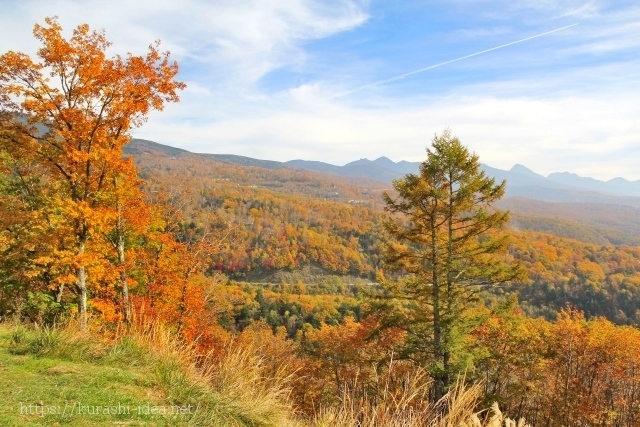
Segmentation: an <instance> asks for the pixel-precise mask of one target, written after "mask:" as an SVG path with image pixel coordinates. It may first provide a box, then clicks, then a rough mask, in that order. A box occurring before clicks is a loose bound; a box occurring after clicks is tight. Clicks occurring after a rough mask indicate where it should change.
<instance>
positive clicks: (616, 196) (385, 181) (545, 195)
mask: <svg viewBox="0 0 640 427" xmlns="http://www.w3.org/2000/svg"><path fill="white" fill-rule="evenodd" d="M125 151H126V152H127V153H128V154H131V155H134V156H136V155H142V154H144V153H148V154H156V155H164V156H170V157H175V158H178V157H181V156H184V155H194V153H191V152H189V151H187V150H183V149H180V148H175V147H169V146H166V145H162V144H158V143H156V142H152V141H147V140H142V139H134V140H133V141H132V142H131V143H130V144H129V145H128V146H127V147H126V149H125ZM196 155H198V156H204V157H206V158H209V159H214V160H216V161H219V162H223V163H227V164H237V165H241V166H252V167H261V168H266V169H293V170H307V171H314V172H319V173H322V174H331V175H337V176H342V177H350V178H356V177H357V178H366V179H368V180H369V181H371V182H378V183H379V185H380V186H381V187H389V186H390V184H391V182H392V181H393V180H394V179H398V178H401V177H402V176H404V175H406V174H409V173H414V174H416V173H418V172H419V166H420V163H419V162H407V161H400V162H394V161H392V160H390V159H389V158H387V157H379V158H377V159H375V160H368V159H360V160H356V161H353V162H350V163H347V164H346V165H344V166H336V165H332V164H329V163H324V162H319V161H309V160H290V161H288V162H277V161H272V160H260V159H254V158H251V157H245V156H237V155H231V154H196ZM482 169H483V170H484V172H485V173H486V174H487V175H488V176H491V177H493V178H495V179H496V180H497V181H502V180H506V181H507V196H519V197H526V198H529V199H534V200H542V201H546V202H565V203H567V202H569V203H604V204H611V205H626V206H634V207H640V181H629V180H626V179H624V178H614V179H611V180H609V181H600V180H597V179H594V178H590V177H582V176H578V175H576V174H573V173H569V172H561V173H552V174H550V175H548V176H546V177H545V176H543V175H540V174H538V173H536V172H534V171H532V170H531V169H529V168H527V167H525V166H523V165H520V164H516V165H515V166H513V167H512V168H511V169H510V170H502V169H497V168H493V167H491V166H488V165H484V164H483V165H482Z"/></svg>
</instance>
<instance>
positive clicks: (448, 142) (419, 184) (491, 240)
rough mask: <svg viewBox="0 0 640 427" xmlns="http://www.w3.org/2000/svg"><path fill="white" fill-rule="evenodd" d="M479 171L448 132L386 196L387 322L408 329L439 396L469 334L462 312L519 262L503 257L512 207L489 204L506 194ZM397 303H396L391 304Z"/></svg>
mask: <svg viewBox="0 0 640 427" xmlns="http://www.w3.org/2000/svg"><path fill="white" fill-rule="evenodd" d="M505 185H506V183H505V182H504V181H503V182H502V183H500V184H496V183H495V180H494V179H492V178H489V177H487V176H486V175H485V173H484V172H483V171H482V170H481V169H480V163H479V159H478V156H477V155H476V154H472V153H470V152H469V150H468V149H467V148H466V147H464V146H463V145H462V144H461V143H460V141H459V140H458V138H456V137H453V136H452V135H451V133H450V131H449V130H445V131H444V132H443V134H442V135H440V136H438V135H436V136H435V137H434V139H433V144H432V147H431V148H428V149H427V159H426V160H425V161H424V162H423V163H422V164H421V166H420V173H419V174H418V175H414V174H409V175H406V176H405V177H404V178H402V179H400V180H397V181H394V185H393V187H394V189H395V193H392V194H393V195H392V194H389V193H385V194H384V201H385V203H386V210H387V211H388V212H390V213H392V214H393V215H392V216H391V218H390V219H389V220H388V221H387V222H386V223H385V228H386V230H387V232H388V233H389V235H390V236H391V237H392V240H390V241H389V242H387V243H386V244H385V263H386V265H387V267H388V270H390V271H394V272H396V273H400V274H399V277H398V280H396V281H390V280H382V286H383V287H384V288H385V291H386V292H385V295H386V296H387V298H386V303H385V304H383V305H384V306H386V308H387V313H386V323H387V324H388V325H390V326H400V327H402V328H404V329H405V330H406V331H407V333H408V339H407V345H406V348H405V356H406V357H408V358H411V359H413V360H415V361H417V362H419V363H421V364H423V365H426V366H427V367H428V368H429V369H430V370H431V372H432V374H433V377H434V389H433V399H434V400H436V401H437V400H438V399H440V398H441V397H442V396H443V395H444V393H446V390H447V388H448V386H449V385H450V383H451V376H452V374H454V373H455V371H456V369H455V366H454V365H455V363H454V362H455V361H454V360H453V356H455V354H454V350H455V348H456V347H457V346H459V345H460V343H461V338H462V337H463V336H464V322H463V320H462V319H463V314H464V312H465V305H468V303H469V302H470V301H472V300H473V299H474V298H475V296H477V294H478V292H480V291H482V290H483V289H486V288H487V287H489V286H492V285H495V284H498V283H502V282H505V281H509V280H511V279H513V278H515V277H516V276H517V275H518V274H519V271H520V269H519V266H518V265H508V264H507V263H506V262H505V256H506V249H507V238H508V236H507V235H505V234H503V233H500V232H499V231H495V230H500V229H501V228H503V226H504V225H505V224H506V222H507V221H508V212H503V211H499V210H496V209H493V208H491V205H492V204H493V203H494V202H495V201H497V200H499V199H500V198H501V197H502V196H503V195H504V192H505ZM391 302H393V303H391Z"/></svg>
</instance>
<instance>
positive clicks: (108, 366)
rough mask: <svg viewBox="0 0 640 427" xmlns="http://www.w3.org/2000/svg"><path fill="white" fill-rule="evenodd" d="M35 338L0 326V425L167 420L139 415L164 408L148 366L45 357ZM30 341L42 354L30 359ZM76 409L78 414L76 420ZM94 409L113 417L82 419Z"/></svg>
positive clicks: (131, 423) (115, 360)
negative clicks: (101, 408)
mask: <svg viewBox="0 0 640 427" xmlns="http://www.w3.org/2000/svg"><path fill="white" fill-rule="evenodd" d="M14 336H15V337H16V341H18V343H16V342H14ZM41 338H42V336H41V335H38V334H36V333H35V332H32V331H26V330H21V329H16V328H10V327H8V326H6V325H0V401H1V402H2V403H1V404H0V425H2V426H25V425H29V426H54V425H61V426H62V425H65V426H103V425H109V426H113V425H128V426H137V425H141V426H142V425H164V424H165V423H166V422H167V421H168V420H169V419H168V418H166V417H163V416H161V415H159V414H148V415H147V414H144V412H146V411H145V408H146V406H147V405H150V406H149V408H151V406H164V405H169V403H168V402H167V401H166V400H165V399H164V398H163V397H164V396H163V392H162V391H161V390H160V387H159V384H158V383H157V381H154V380H155V378H154V373H153V371H152V369H153V368H152V367H151V366H142V365H141V364H138V363H130V362H128V361H126V360H118V357H117V356H116V355H115V353H114V354H112V355H111V356H110V357H109V356H107V358H104V359H103V360H100V361H99V362H90V361H83V360H69V357H68V354H67V355H66V356H67V357H64V356H63V357H60V356H58V355H47V354H46V349H44V348H42V347H41V346H42V344H44V345H46V343H43V342H42V340H41ZM50 338H51V339H52V340H55V339H56V338H55V337H50ZM36 341H40V342H39V344H40V348H41V349H42V350H44V353H45V354H42V355H38V354H33V353H34V352H37V351H38V344H37V343H36ZM22 353H23V354H22ZM118 404H120V405H121V406H120V408H118V407H117V405H118ZM74 405H75V406H74ZM80 405H82V409H83V411H82V412H85V413H84V414H78V411H79V410H80ZM65 406H66V412H65ZM98 406H108V407H110V406H116V408H113V409H115V410H114V411H113V412H115V414H104V412H105V410H102V411H101V412H102V413H101V414H95V415H90V414H87V413H86V412H88V410H89V409H91V411H92V412H93V411H96V410H97V408H93V407H98ZM138 406H140V408H141V410H140V411H138ZM125 409H128V410H129V414H126V413H124V412H125ZM72 411H73V412H76V414H72ZM108 411H109V412H110V411H111V408H109V410H108ZM63 412H64V415H63ZM117 412H120V414H118V413H117ZM149 412H150V411H149ZM172 424H173V423H172Z"/></svg>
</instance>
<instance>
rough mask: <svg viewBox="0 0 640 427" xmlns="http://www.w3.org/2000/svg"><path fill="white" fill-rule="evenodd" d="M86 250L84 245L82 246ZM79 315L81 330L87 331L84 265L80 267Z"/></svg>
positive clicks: (78, 284)
mask: <svg viewBox="0 0 640 427" xmlns="http://www.w3.org/2000/svg"><path fill="white" fill-rule="evenodd" d="M82 248H83V249H84V245H83V246H82ZM77 275H78V283H77V288H78V314H79V315H80V329H81V330H83V331H85V330H86V329H87V275H86V272H85V267H84V265H81V266H80V267H78V270H77Z"/></svg>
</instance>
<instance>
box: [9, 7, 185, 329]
mask: <svg viewBox="0 0 640 427" xmlns="http://www.w3.org/2000/svg"><path fill="white" fill-rule="evenodd" d="M45 22H46V26H41V25H37V24H36V25H35V27H34V36H35V37H36V38H37V39H38V40H39V41H40V42H41V43H42V47H41V48H40V49H39V50H38V51H37V56H38V57H39V58H40V62H36V61H34V60H32V59H31V58H30V57H29V56H28V55H26V54H24V53H19V52H12V51H10V52H7V53H5V54H3V55H2V56H0V129H2V132H1V133H0V135H1V136H2V137H1V138H0V144H2V146H3V148H4V149H6V150H7V151H8V152H9V153H11V154H12V155H13V156H14V157H15V158H24V159H33V160H34V161H37V162H39V163H40V164H41V165H42V166H44V167H45V168H47V170H48V173H49V176H50V177H52V179H54V180H57V181H58V182H59V183H60V187H59V192H58V194H57V195H56V197H52V198H51V200H50V203H54V204H56V211H58V212H60V214H61V215H62V216H63V217H64V218H65V220H66V221H67V223H68V224H69V225H70V227H71V229H72V230H73V231H72V233H73V237H74V239H75V240H74V242H75V243H74V254H75V256H74V260H73V262H74V269H75V276H76V280H75V289H76V292H77V300H78V309H79V312H80V318H81V327H83V328H84V327H85V326H86V318H87V282H88V279H87V268H88V266H89V265H91V264H95V263H97V262H98V261H97V260H96V257H95V252H94V253H92V252H91V248H90V244H91V241H92V238H93V237H94V236H97V235H98V234H99V232H100V231H101V227H105V226H107V225H106V224H105V219H107V218H109V216H110V215H109V212H111V211H113V210H115V209H117V206H115V205H113V204H112V203H111V201H113V200H114V198H113V197H111V196H110V193H111V192H112V191H114V187H115V186H114V185H111V183H113V182H114V180H115V181H117V180H118V179H121V180H122V179H123V176H125V175H129V174H130V171H131V170H132V169H131V168H130V167H128V164H127V162H126V161H125V160H124V159H123V152H122V148H123V146H124V145H125V144H127V143H128V142H129V140H130V135H129V131H130V130H131V129H132V128H135V127H138V126H140V125H142V124H143V123H144V121H145V120H146V116H147V114H148V113H149V112H150V111H151V110H161V109H162V107H163V104H164V103H165V102H177V101H178V95H177V93H176V92H177V91H178V90H180V89H183V88H184V87H185V85H184V83H181V82H178V81H175V80H174V78H175V76H176V74H177V72H178V65H177V64H176V63H175V62H170V61H169V53H168V52H165V53H161V52H160V51H159V50H158V48H159V42H156V43H155V44H153V45H151V46H149V50H148V52H147V54H146V55H145V56H133V55H132V54H128V55H127V56H126V57H125V58H123V57H121V56H120V55H115V56H113V57H111V58H108V57H107V56H106V51H107V49H108V48H109V46H110V45H111V44H110V43H109V42H108V41H107V39H106V37H105V35H104V32H102V31H101V32H96V31H91V30H90V29H89V26H88V25H86V24H82V25H79V26H78V27H77V28H76V29H75V30H74V31H73V35H72V37H71V38H70V39H68V40H67V39H65V38H64V37H63V35H62V27H61V26H60V24H58V22H57V20H56V19H55V18H47V19H46V20H45ZM43 237H45V236H43Z"/></svg>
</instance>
